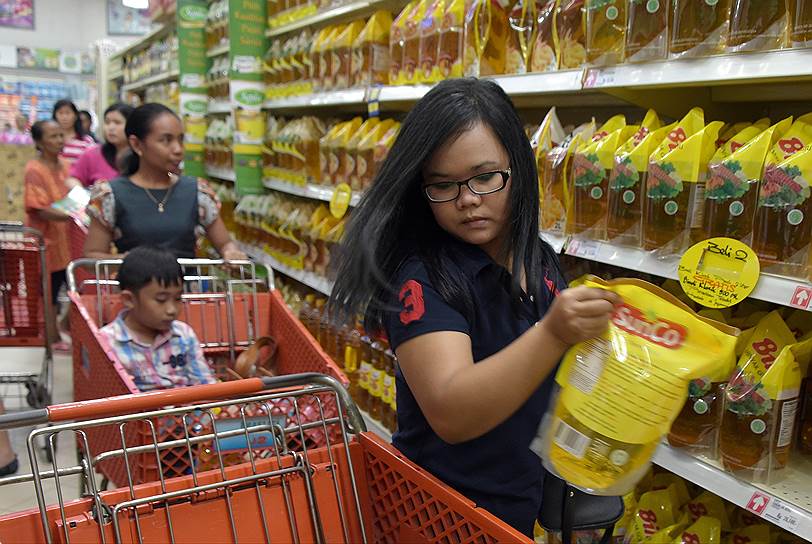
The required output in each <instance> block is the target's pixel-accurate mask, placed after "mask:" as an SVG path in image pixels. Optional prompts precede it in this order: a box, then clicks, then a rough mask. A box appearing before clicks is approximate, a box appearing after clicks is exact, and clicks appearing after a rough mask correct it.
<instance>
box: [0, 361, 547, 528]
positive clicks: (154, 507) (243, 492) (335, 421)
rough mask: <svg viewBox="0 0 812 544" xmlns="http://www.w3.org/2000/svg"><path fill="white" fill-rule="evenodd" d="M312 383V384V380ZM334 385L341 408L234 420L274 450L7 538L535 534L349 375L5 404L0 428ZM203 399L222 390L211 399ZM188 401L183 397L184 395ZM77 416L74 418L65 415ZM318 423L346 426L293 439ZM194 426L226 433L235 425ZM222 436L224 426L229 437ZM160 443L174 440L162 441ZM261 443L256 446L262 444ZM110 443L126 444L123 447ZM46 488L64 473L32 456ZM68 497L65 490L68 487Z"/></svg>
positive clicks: (143, 413) (291, 395) (99, 422)
mask: <svg viewBox="0 0 812 544" xmlns="http://www.w3.org/2000/svg"><path fill="white" fill-rule="evenodd" d="M303 384H304V385H303ZM308 396H310V397H315V396H322V397H323V396H330V397H332V398H333V399H334V400H335V402H336V404H337V405H338V406H340V410H339V411H338V412H337V415H336V416H333V417H324V418H323V419H321V420H319V421H314V422H304V421H303V420H301V419H300V420H297V421H294V422H291V423H292V424H291V425H290V426H288V427H286V428H284V429H283V428H282V427H281V426H274V425H272V424H271V421H270V418H268V420H267V422H266V423H267V424H264V425H262V424H255V425H250V426H244V427H243V428H242V429H240V430H236V431H234V430H232V431H228V432H231V433H232V434H240V435H245V437H246V440H247V442H251V441H252V440H253V439H252V438H250V437H249V436H248V435H249V433H253V435H254V436H255V437H258V436H261V435H269V434H271V435H273V438H272V440H273V442H274V443H275V444H276V448H275V451H274V455H272V456H268V457H263V456H261V455H253V456H252V457H251V458H250V459H249V460H248V461H243V462H240V463H236V464H231V463H229V462H227V461H226V460H223V459H221V461H220V462H219V463H218V465H217V466H216V467H214V468H213V469H212V470H208V471H204V472H198V471H194V472H193V473H192V474H190V475H187V476H182V477H176V478H171V479H164V478H161V479H160V481H158V482H150V483H144V484H140V485H133V486H128V487H126V488H121V489H117V490H112V491H103V492H98V491H97V490H96V489H95V488H93V487H91V493H90V496H89V497H87V498H81V499H78V500H74V501H70V502H66V501H61V502H60V503H59V504H56V505H52V506H47V507H46V506H44V503H43V502H40V504H43V507H42V508H41V509H31V510H26V511H23V512H19V513H15V514H10V515H6V516H3V517H0V540H2V541H4V542H6V541H8V542H11V541H15V542H23V541H24V542H43V541H45V539H46V538H50V539H51V540H53V541H59V542H102V541H106V542H169V541H173V542H189V543H199V542H296V541H298V542H345V543H356V542H375V543H378V542H386V543H400V542H403V543H406V542H408V543H461V544H473V543H477V544H479V543H483V544H485V543H488V544H490V543H496V542H516V543H530V542H531V540H529V539H528V538H526V537H525V536H524V535H522V534H520V533H519V532H517V531H516V530H514V529H513V528H511V527H509V526H508V525H506V524H505V523H503V522H501V521H500V520H498V519H496V518H495V517H493V516H492V515H491V514H489V513H488V512H486V511H485V510H482V509H479V508H477V507H476V506H475V505H474V504H473V503H472V502H471V501H469V500H467V499H466V498H464V497H463V496H461V495H460V494H458V493H456V492H455V491H453V490H451V489H449V488H448V487H446V486H445V485H443V484H442V483H441V482H439V481H438V480H437V479H435V478H434V477H432V476H431V475H429V474H427V473H426V472H424V471H423V470H421V469H420V468H418V467H416V466H415V465H414V464H412V463H411V462H409V461H408V460H406V459H405V458H404V457H402V455H401V454H399V453H398V452H397V451H396V450H395V449H394V448H392V447H391V446H389V445H387V444H384V443H383V442H382V441H381V440H380V439H378V438H377V437H375V436H373V435H370V434H369V433H366V432H363V428H364V427H363V420H362V419H361V416H360V413H359V412H358V409H357V407H356V406H355V405H354V404H353V403H352V400H351V399H350V398H349V395H348V393H347V391H346V390H345V388H344V386H343V385H342V384H340V383H339V382H338V381H336V380H334V379H331V378H329V377H327V376H324V375H315V374H309V375H293V376H283V377H277V378H263V379H262V380H260V379H257V378H252V379H247V380H240V381H235V382H229V383H221V384H215V385H204V386H194V387H189V388H184V389H176V390H170V391H159V392H155V393H147V394H140V395H126V396H122V397H116V398H111V399H100V400H97V401H90V402H87V403H72V404H68V405H62V406H52V407H49V409H48V410H47V412H46V413H45V414H43V413H42V412H43V411H38V412H33V413H31V414H28V415H26V414H23V416H22V417H20V416H18V417H17V418H15V419H9V418H6V417H4V416H0V428H8V427H10V426H12V425H31V424H37V423H45V422H49V423H51V424H52V426H51V427H49V428H48V429H41V430H37V431H33V432H32V439H36V438H37V437H36V436H33V435H39V434H46V433H62V432H74V433H75V432H87V431H88V430H89V429H91V428H93V427H95V426H105V425H109V424H110V423H111V422H116V423H127V422H131V421H136V420H139V419H153V418H155V417H159V416H163V415H170V414H189V413H193V412H195V411H209V412H211V411H213V410H216V409H221V408H224V407H226V406H232V407H234V408H237V409H239V408H241V407H244V406H247V405H256V404H269V403H270V404H272V403H274V402H276V401H278V400H279V399H280V398H286V399H288V400H290V401H291V402H294V403H298V402H302V403H304V404H307V402H308V401H307V400H305V397H308ZM202 399H219V400H210V401H205V402H203V401H202ZM181 405H182V406H181ZM65 422H67V423H65ZM308 425H318V426H323V427H327V426H329V427H334V428H336V429H337V433H329V434H331V435H332V434H335V436H336V437H337V439H336V440H328V441H327V443H326V444H325V446H324V447H321V448H317V449H312V448H307V447H305V446H302V447H300V448H298V449H289V448H287V447H286V443H287V442H286V440H285V439H284V437H285V435H286V434H288V433H294V434H296V433H303V432H304V427H306V426H308ZM214 434H215V435H217V436H214V435H212V434H207V435H201V436H199V437H196V438H191V439H190V438H187V439H186V440H185V443H186V446H187V447H189V448H191V447H192V446H193V441H195V440H197V441H198V442H197V443H200V442H201V441H206V440H208V441H211V440H212V439H214V440H215V441H216V440H218V439H219V440H220V441H223V440H226V439H227V437H226V434H227V432H224V431H222V430H217V429H215V430H214ZM218 437H219V438H218ZM153 446H154V447H156V448H157V447H163V446H166V444H161V443H160V442H156V443H155V444H153ZM254 453H256V452H254ZM107 454H117V455H121V454H126V453H125V452H123V451H120V450H119V451H117V452H107ZM31 460H32V467H33V468H34V474H32V475H31V477H30V478H29V479H30V480H32V481H33V482H34V484H35V489H36V491H37V496H38V498H39V499H42V497H43V482H44V480H45V479H47V478H48V477H49V476H50V477H52V476H53V473H51V474H49V473H47V472H45V471H42V472H40V471H39V468H38V463H37V460H36V456H33V457H32V458H31ZM96 460H97V459H91V458H84V463H80V464H78V465H76V466H73V467H58V466H55V465H54V466H52V467H51V468H52V469H53V470H54V472H56V471H58V472H59V474H60V478H59V479H57V481H56V485H57V486H59V483H60V481H61V480H63V479H67V478H66V476H67V475H85V476H87V473H88V470H89V467H90V468H92V466H93V464H94V463H95V462H96ZM59 496H60V497H61V496H63V495H59Z"/></svg>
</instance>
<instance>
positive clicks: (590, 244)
mask: <svg viewBox="0 0 812 544" xmlns="http://www.w3.org/2000/svg"><path fill="white" fill-rule="evenodd" d="M565 252H566V254H567V255H572V256H573V257H581V258H583V259H589V260H592V261H596V262H600V263H605V264H611V265H614V266H619V267H621V268H628V269H631V270H638V271H640V272H643V273H646V274H653V275H655V276H661V277H663V278H671V279H678V276H677V265H678V263H679V257H672V258H667V259H663V258H657V257H655V256H654V255H652V254H651V253H650V252H648V251H644V250H642V249H635V248H627V247H620V246H614V245H612V244H608V243H605V242H596V241H592V240H569V241H568V243H567V244H566V251H565ZM806 289H809V290H810V291H812V284H810V283H808V282H804V281H801V280H797V279H792V278H783V277H780V276H774V275H772V274H762V275H761V279H760V280H759V282H758V284H757V285H756V288H755V289H754V290H753V292H752V294H751V295H750V296H751V297H752V298H756V299H759V300H764V301H767V302H772V303H774V304H780V305H782V306H792V307H795V308H802V309H804V310H806V309H809V308H812V304H810V299H809V292H808V291H806ZM799 292H802V293H805V295H802V296H800V297H799V296H798V293H799ZM796 299H800V300H801V301H802V302H803V303H805V304H798V303H796Z"/></svg>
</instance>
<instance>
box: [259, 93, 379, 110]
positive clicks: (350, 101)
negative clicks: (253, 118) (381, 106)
mask: <svg viewBox="0 0 812 544" xmlns="http://www.w3.org/2000/svg"><path fill="white" fill-rule="evenodd" d="M366 93H367V91H366V89H343V90H340V91H332V92H323V93H313V94H304V95H300V96H291V97H287V98H280V99H277V100H268V101H266V102H265V104H264V107H265V108H266V109H276V110H278V109H296V108H317V107H325V106H345V105H356V104H363V103H364V101H365V100H366Z"/></svg>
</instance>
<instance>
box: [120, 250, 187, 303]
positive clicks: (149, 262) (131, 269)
mask: <svg viewBox="0 0 812 544" xmlns="http://www.w3.org/2000/svg"><path fill="white" fill-rule="evenodd" d="M153 280H155V281H157V282H158V284H159V285H161V287H166V286H167V285H180V284H182V283H183V270H182V269H181V267H180V265H179V264H178V259H177V257H175V254H174V253H172V252H171V251H169V250H168V249H163V248H160V247H151V246H138V247H137V248H135V249H133V250H132V251H130V252H129V253H127V256H126V257H124V262H123V263H122V264H121V268H119V270H118V284H119V287H120V288H121V290H122V291H125V290H126V291H131V292H133V293H136V294H137V293H138V291H140V290H141V289H142V288H143V287H145V286H146V285H148V284H149V283H150V282H151V281H153Z"/></svg>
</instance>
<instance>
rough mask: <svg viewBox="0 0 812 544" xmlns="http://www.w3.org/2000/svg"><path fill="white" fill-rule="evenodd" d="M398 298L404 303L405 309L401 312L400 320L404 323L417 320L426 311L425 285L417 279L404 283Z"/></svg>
mask: <svg viewBox="0 0 812 544" xmlns="http://www.w3.org/2000/svg"><path fill="white" fill-rule="evenodd" d="M398 299H399V300H400V302H401V304H403V311H402V312H400V322H401V323H403V324H404V325H408V324H409V323H411V322H412V321H417V320H418V319H420V318H421V317H423V314H425V313H426V306H425V304H424V302H423V286H422V285H420V284H419V283H417V282H416V281H415V280H409V281H407V282H406V283H404V284H403V287H401V288H400V295H399V296H398Z"/></svg>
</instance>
